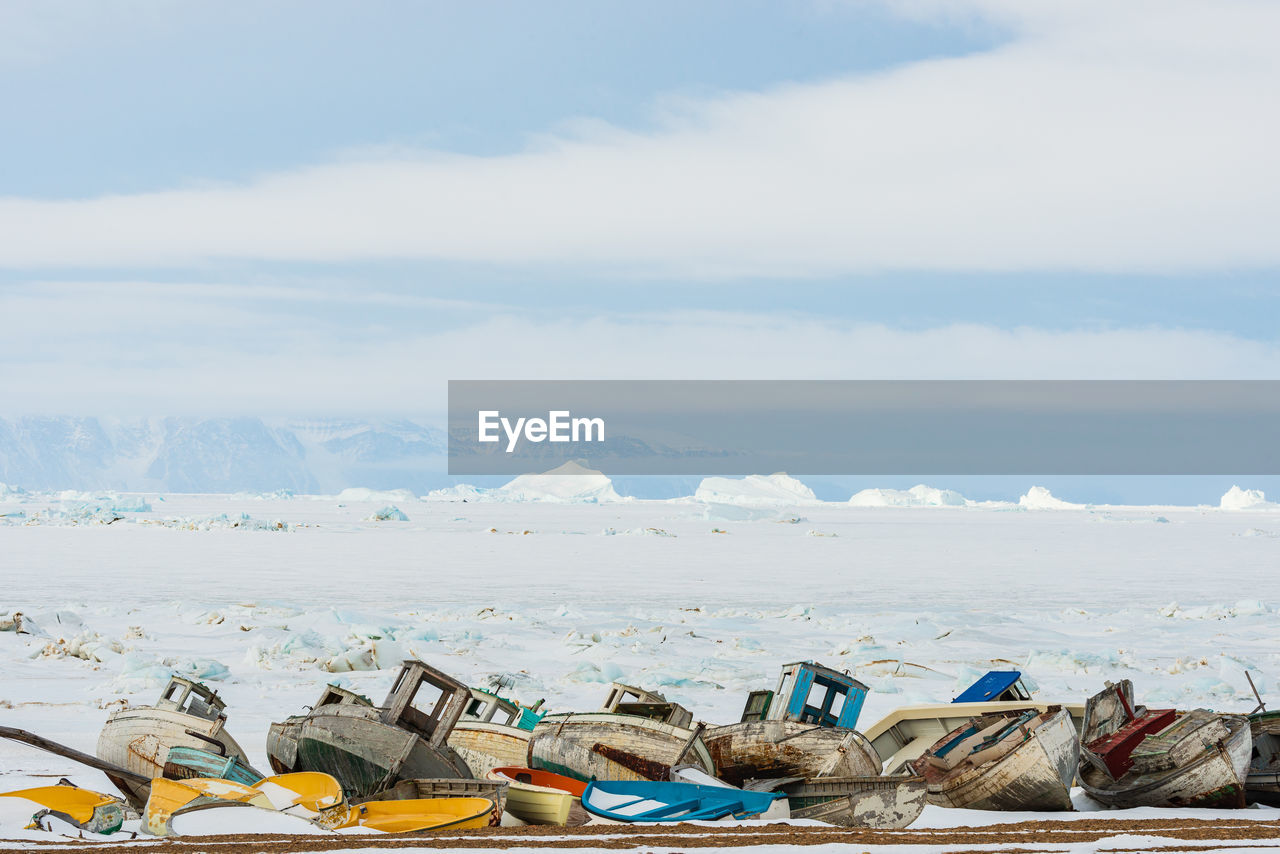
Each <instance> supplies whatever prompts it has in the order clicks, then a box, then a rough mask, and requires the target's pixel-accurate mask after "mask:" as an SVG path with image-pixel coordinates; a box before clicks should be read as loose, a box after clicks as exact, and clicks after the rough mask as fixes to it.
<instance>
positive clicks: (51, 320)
mask: <svg viewBox="0 0 1280 854" xmlns="http://www.w3.org/2000/svg"><path fill="white" fill-rule="evenodd" d="M216 290H217V289H216V288H201V287H193V288H189V289H187V288H177V289H174V288H168V289H164V288H157V287H155V286H153V285H147V284H145V283H139V284H134V285H128V284H113V285H110V286H106V285H104V286H101V287H97V288H91V287H87V286H85V287H81V288H78V289H73V288H71V287H69V286H59V287H54V288H41V287H38V286H35V287H30V288H23V289H10V290H5V291H0V316H3V317H4V318H5V323H6V335H5V339H4V349H3V351H0V401H4V411H5V412H7V413H21V412H36V413H76V414H83V413H90V414H104V413H105V414H121V415H128V414H142V415H153V414H187V413H192V414H229V413H248V414H258V415H261V414H264V413H268V414H307V413H311V414H315V413H320V414H394V413H411V412H433V411H436V410H439V409H440V408H442V407H443V405H444V400H445V384H446V382H447V381H448V380H450V379H526V378H527V379H1280V343H1276V342H1259V341H1252V340H1247V339H1242V338H1239V337H1236V336H1232V335H1228V334H1222V333H1214V332H1204V331H1189V330H1176V329H1174V330H1170V329H1155V328H1151V329H1112V330H1067V331H1049V330H1044V329H1032V328H1024V329H1010V330H1004V329H997V328H993V327H989V326H979V325H945V326H939V327H937V328H932V329H920V330H903V329H896V328H892V327H888V326H885V325H881V324H866V323H857V322H851V321H843V320H830V319H825V318H817V317H814V316H811V315H810V316H806V315H800V314H777V313H773V314H757V313H730V312H672V313H667V314H661V315H660V314H657V313H647V312H636V313H630V314H626V313H618V314H610V315H605V316H599V317H586V318H579V319H565V318H558V319H557V318H539V317H537V316H532V315H529V314H527V313H525V314H521V313H517V312H513V311H508V310H501V311H498V312H496V313H490V312H485V311H474V312H472V313H470V314H467V315H464V316H461V317H460V318H459V317H453V318H450V320H449V322H448V324H447V325H445V326H440V325H437V327H434V328H433V327H431V326H430V325H427V324H425V323H423V324H420V323H419V319H420V318H421V319H424V320H426V319H429V318H431V317H432V316H433V315H434V314H435V313H436V309H435V308H434V307H432V306H430V305H424V306H409V305H400V304H396V305H395V306H394V308H395V309H396V311H397V312H400V313H404V314H405V315H406V316H405V317H404V318H402V319H401V321H400V322H398V323H394V324H393V323H387V322H385V321H384V322H375V321H374V320H373V319H371V318H369V317H365V316H361V317H360V318H359V319H358V322H354V323H353V322H352V321H351V320H350V318H349V317H348V316H347V313H345V312H341V311H340V312H312V311H309V310H308V302H307V301H306V300H298V301H291V302H286V301H278V302H277V301H274V300H269V301H264V300H260V299H248V298H245V295H243V294H241V293H239V292H238V291H236V290H235V289H232V290H231V291H230V292H229V295H226V296H225V298H216V297H215V296H213V294H214V292H216ZM371 296H372V298H373V299H374V300H377V299H378V296H377V295H376V294H375V295H371ZM415 311H416V312H418V314H410V312H415Z"/></svg>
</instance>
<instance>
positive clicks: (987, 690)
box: [951, 670, 1031, 703]
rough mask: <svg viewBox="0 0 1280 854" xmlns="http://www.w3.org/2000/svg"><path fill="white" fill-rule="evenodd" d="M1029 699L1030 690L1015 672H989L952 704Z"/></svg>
mask: <svg viewBox="0 0 1280 854" xmlns="http://www.w3.org/2000/svg"><path fill="white" fill-rule="evenodd" d="M1030 699H1031V689H1029V688H1028V687H1027V683H1026V682H1024V681H1023V679H1022V673H1021V672H1020V671H1017V670H991V671H988V672H987V674H986V675H985V676H983V677H982V678H981V679H979V680H978V681H977V682H974V683H973V684H972V685H970V686H969V687H968V688H965V689H964V691H962V692H961V693H960V694H959V695H958V696H957V697H956V698H955V699H954V700H952V701H951V702H953V703H1006V702H1007V703H1017V702H1021V701H1023V700H1030Z"/></svg>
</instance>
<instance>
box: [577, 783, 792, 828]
mask: <svg viewBox="0 0 1280 854" xmlns="http://www.w3.org/2000/svg"><path fill="white" fill-rule="evenodd" d="M781 797H784V796H783V795H782V794H780V793H778V792H746V791H743V790H742V789H733V788H729V787H725V786H701V785H698V784H696V783H663V782H656V781H650V780H597V781H593V782H591V783H588V784H587V788H586V790H585V791H584V792H583V793H582V806H583V807H584V808H585V809H586V810H587V812H589V813H591V814H592V815H595V816H599V817H600V818H604V819H608V820H610V821H620V822H626V823H631V822H650V821H715V820H716V819H721V818H727V817H730V816H732V817H733V818H754V817H755V816H758V815H760V814H761V813H763V812H765V811H767V810H768V809H769V807H770V806H771V805H772V804H773V802H774V801H775V800H777V799H778V798H781Z"/></svg>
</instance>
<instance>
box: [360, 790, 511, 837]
mask: <svg viewBox="0 0 1280 854" xmlns="http://www.w3.org/2000/svg"><path fill="white" fill-rule="evenodd" d="M492 813H493V801H491V800H489V799H488V798H415V799H412V800H404V801H365V802H364V803H362V804H359V805H357V806H354V807H352V809H351V821H350V823H348V824H347V825H346V826H347V827H354V826H356V825H359V826H360V827H367V828H368V829H370V830H380V831H382V832H383V833H414V832H417V831H423V830H444V829H446V828H448V829H449V830H464V829H468V828H472V827H488V826H489V817H490V815H491V814H492Z"/></svg>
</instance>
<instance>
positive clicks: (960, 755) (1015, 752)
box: [914, 707, 1080, 812]
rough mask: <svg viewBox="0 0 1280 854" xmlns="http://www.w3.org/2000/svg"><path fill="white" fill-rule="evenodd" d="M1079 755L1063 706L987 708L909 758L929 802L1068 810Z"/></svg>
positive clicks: (986, 807) (968, 806) (961, 806)
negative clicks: (1010, 709) (913, 758)
mask: <svg viewBox="0 0 1280 854" xmlns="http://www.w3.org/2000/svg"><path fill="white" fill-rule="evenodd" d="M1079 759H1080V752H1079V744H1078V743H1077V741H1076V730H1075V727H1074V726H1072V725H1071V716H1070V715H1069V714H1068V713H1067V711H1066V709H1061V708H1054V707H1051V708H1050V709H1049V710H1048V711H1045V712H1038V711H1036V710H1035V709H1028V710H1026V711H1022V712H1016V711H1015V712H994V713H992V714H988V715H982V716H981V717H977V718H974V719H973V720H971V721H969V722H968V723H967V724H965V725H963V726H961V727H958V728H956V729H955V730H953V731H951V732H949V733H947V734H946V735H944V736H943V737H942V738H940V739H939V740H938V741H937V742H936V743H934V744H933V745H932V746H931V747H930V748H929V749H928V750H926V751H925V753H924V755H923V756H921V757H920V758H919V759H917V760H916V761H915V763H914V768H915V771H916V773H917V774H919V775H921V776H922V777H924V779H925V783H926V784H927V786H928V792H929V803H931V804H936V805H937V806H940V807H954V808H957V809H977V810H1009V811H1015V812H1017V811H1034V812H1042V811H1050V810H1070V809H1071V808H1072V807H1071V786H1072V783H1073V782H1074V781H1075V776H1076V763H1077V762H1078V761H1079Z"/></svg>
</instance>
